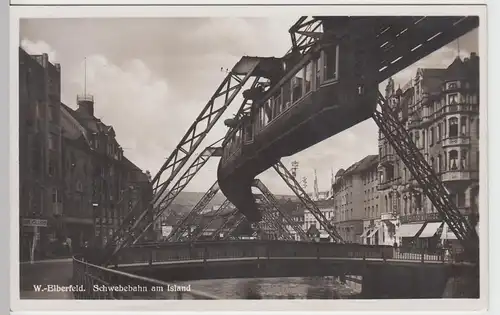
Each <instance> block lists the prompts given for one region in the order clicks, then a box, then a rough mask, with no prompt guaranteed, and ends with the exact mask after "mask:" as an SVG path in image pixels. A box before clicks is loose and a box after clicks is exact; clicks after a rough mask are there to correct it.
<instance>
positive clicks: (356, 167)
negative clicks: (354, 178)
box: [343, 154, 378, 176]
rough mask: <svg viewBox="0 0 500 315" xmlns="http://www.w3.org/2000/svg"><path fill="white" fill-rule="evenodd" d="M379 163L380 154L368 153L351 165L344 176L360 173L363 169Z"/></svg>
mask: <svg viewBox="0 0 500 315" xmlns="http://www.w3.org/2000/svg"><path fill="white" fill-rule="evenodd" d="M377 163H378V155H376V154H374V155H367V156H365V157H364V158H362V159H361V160H359V161H358V162H356V163H354V164H352V165H351V166H349V168H348V169H347V170H346V171H345V172H344V174H343V176H345V175H351V174H355V173H360V172H362V171H365V170H367V169H368V168H370V167H371V166H373V165H375V164H377Z"/></svg>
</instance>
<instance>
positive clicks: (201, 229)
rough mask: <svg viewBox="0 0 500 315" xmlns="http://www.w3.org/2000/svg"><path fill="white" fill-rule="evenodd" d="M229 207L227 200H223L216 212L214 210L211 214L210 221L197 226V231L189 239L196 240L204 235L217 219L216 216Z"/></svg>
mask: <svg viewBox="0 0 500 315" xmlns="http://www.w3.org/2000/svg"><path fill="white" fill-rule="evenodd" d="M230 206H231V202H230V201H229V200H227V199H226V200H224V202H223V203H222V204H221V205H220V207H219V208H217V210H215V212H214V213H213V215H212V219H211V220H210V221H208V222H206V223H203V222H202V223H201V225H200V226H198V229H197V231H195V233H194V235H193V236H192V237H191V239H192V240H194V241H196V240H198V239H199V238H200V237H201V236H202V235H203V234H204V233H205V231H206V230H207V229H208V227H209V226H210V224H212V222H213V221H214V220H215V219H216V218H217V216H219V215H220V214H221V213H223V212H224V211H225V210H227V209H229V207H230Z"/></svg>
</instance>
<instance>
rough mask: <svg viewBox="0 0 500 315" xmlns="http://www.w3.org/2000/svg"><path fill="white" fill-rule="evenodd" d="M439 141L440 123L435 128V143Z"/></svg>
mask: <svg viewBox="0 0 500 315" xmlns="http://www.w3.org/2000/svg"><path fill="white" fill-rule="evenodd" d="M439 141H441V123H439V124H438V125H437V127H436V142H439Z"/></svg>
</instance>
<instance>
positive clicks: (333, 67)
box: [217, 34, 378, 222]
mask: <svg viewBox="0 0 500 315" xmlns="http://www.w3.org/2000/svg"><path fill="white" fill-rule="evenodd" d="M332 35H334V34H332ZM297 59H299V58H297V56H294V55H293V54H289V55H287V56H285V57H283V58H267V59H266V60H265V63H264V64H265V65H267V67H266V68H265V69H269V70H268V73H265V71H264V74H263V76H266V75H267V76H266V77H267V78H269V79H270V85H269V86H268V87H266V88H263V87H256V88H254V89H253V90H247V91H245V92H244V97H245V98H247V99H252V101H253V105H252V109H251V111H250V112H249V113H247V114H245V115H244V116H243V117H242V118H241V119H238V120H235V119H233V120H226V122H225V123H226V125H228V126H230V127H234V132H233V133H232V134H231V135H230V137H229V138H228V139H226V141H225V143H224V144H223V147H224V153H223V156H222V158H221V161H220V163H219V166H218V174H217V175H218V182H219V186H220V188H221V190H222V191H223V193H224V194H225V196H226V197H227V198H228V199H229V200H230V201H231V202H232V203H233V204H234V205H235V206H236V207H237V208H238V209H239V210H240V211H241V212H242V213H243V214H244V215H245V216H246V217H247V219H248V220H249V221H250V222H258V221H260V220H261V214H260V213H259V210H258V209H257V206H256V204H255V201H254V198H253V194H252V190H251V185H252V181H253V180H254V178H255V177H256V176H257V175H258V174H259V173H261V172H263V171H265V170H266V169H268V168H269V167H271V166H272V165H273V164H275V163H276V162H277V161H278V160H279V159H280V158H281V157H283V156H289V155H292V154H294V153H297V152H299V151H302V150H304V149H306V148H307V147H310V146H312V145H314V144H316V143H318V142H320V141H322V140H324V139H326V138H329V137H331V136H332V135H335V134H337V133H339V132H341V131H343V130H345V129H347V128H349V127H351V126H353V125H355V124H357V123H359V122H361V121H363V120H366V119H367V118H369V117H370V116H371V114H372V112H373V110H374V109H375V107H376V99H377V96H378V82H377V81H376V80H374V75H370V72H372V73H373V74H374V71H376V70H378V69H375V67H374V66H373V63H372V64H371V65H370V61H369V55H368V54H367V52H366V51H364V50H361V49H358V48H356V45H355V41H354V40H349V39H347V40H335V39H334V36H332V40H329V41H328V40H327V41H322V43H317V44H315V45H313V46H312V47H311V49H310V51H309V52H308V53H307V54H306V55H305V56H302V55H301V56H300V60H297ZM280 72H281V73H280ZM280 77H281V78H280ZM275 78H280V80H279V81H278V80H277V79H275ZM273 81H274V82H273Z"/></svg>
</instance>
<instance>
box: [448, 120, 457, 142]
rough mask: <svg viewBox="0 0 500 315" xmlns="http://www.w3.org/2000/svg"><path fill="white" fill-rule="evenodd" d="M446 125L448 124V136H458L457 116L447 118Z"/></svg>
mask: <svg viewBox="0 0 500 315" xmlns="http://www.w3.org/2000/svg"><path fill="white" fill-rule="evenodd" d="M448 125H449V133H448V134H449V136H450V137H457V136H458V118H457V117H452V118H450V119H448Z"/></svg>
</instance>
